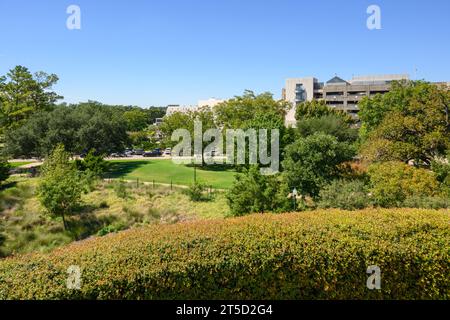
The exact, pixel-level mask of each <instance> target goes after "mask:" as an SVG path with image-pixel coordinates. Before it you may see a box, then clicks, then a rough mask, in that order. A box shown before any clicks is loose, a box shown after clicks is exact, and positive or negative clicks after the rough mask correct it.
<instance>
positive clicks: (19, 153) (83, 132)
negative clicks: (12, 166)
mask: <svg viewBox="0 0 450 320" xmlns="http://www.w3.org/2000/svg"><path fill="white" fill-rule="evenodd" d="M121 114H122V113H119V112H117V111H114V109H112V108H109V107H107V106H104V105H102V104H99V103H97V102H88V103H82V104H78V105H71V106H57V107H55V108H54V110H52V111H44V112H39V113H37V114H35V115H34V116H33V117H32V118H30V119H28V120H26V122H25V123H24V124H23V125H22V126H21V127H18V128H15V129H9V130H7V132H6V135H5V136H6V139H5V140H6V145H5V152H6V153H7V154H8V155H11V156H13V157H45V156H46V155H48V154H49V153H50V152H52V150H53V149H54V148H55V147H56V146H57V145H58V144H59V143H62V144H64V146H65V149H66V151H67V152H69V153H71V154H80V153H83V152H87V151H89V150H91V149H95V150H96V153H97V154H98V155H101V154H109V153H111V152H119V151H123V150H124V149H125V148H126V146H127V145H129V138H128V134H127V125H126V123H125V121H124V119H123V118H122V116H121Z"/></svg>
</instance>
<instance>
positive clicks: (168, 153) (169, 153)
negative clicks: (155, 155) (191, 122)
mask: <svg viewBox="0 0 450 320" xmlns="http://www.w3.org/2000/svg"><path fill="white" fill-rule="evenodd" d="M171 154H172V148H166V150H164V155H166V156H170V155H171Z"/></svg>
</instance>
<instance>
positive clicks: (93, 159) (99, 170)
mask: <svg viewBox="0 0 450 320" xmlns="http://www.w3.org/2000/svg"><path fill="white" fill-rule="evenodd" d="M75 167H76V168H77V170H78V171H83V172H88V173H89V174H91V175H93V176H95V177H101V176H102V174H104V173H105V172H106V171H107V170H108V168H109V162H107V161H105V160H104V159H103V156H101V155H97V154H96V151H95V150H94V149H92V150H90V151H89V152H88V154H87V155H86V157H85V158H84V159H82V160H80V159H77V160H75Z"/></svg>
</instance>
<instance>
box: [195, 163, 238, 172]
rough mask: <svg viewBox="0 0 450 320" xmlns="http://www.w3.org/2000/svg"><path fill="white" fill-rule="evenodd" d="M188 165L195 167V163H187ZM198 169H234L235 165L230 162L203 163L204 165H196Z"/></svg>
mask: <svg viewBox="0 0 450 320" xmlns="http://www.w3.org/2000/svg"><path fill="white" fill-rule="evenodd" d="M186 167H188V168H192V169H193V168H194V165H193V164H187V165H186ZM196 167H197V170H201V171H233V169H234V167H233V166H232V165H229V164H210V165H208V164H203V165H196Z"/></svg>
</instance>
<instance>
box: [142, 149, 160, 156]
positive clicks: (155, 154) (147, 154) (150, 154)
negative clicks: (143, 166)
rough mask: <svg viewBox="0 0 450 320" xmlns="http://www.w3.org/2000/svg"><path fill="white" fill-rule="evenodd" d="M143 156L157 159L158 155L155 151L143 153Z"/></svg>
mask: <svg viewBox="0 0 450 320" xmlns="http://www.w3.org/2000/svg"><path fill="white" fill-rule="evenodd" d="M143 156H144V157H159V156H160V153H159V151H157V150H153V151H147V152H144V154H143Z"/></svg>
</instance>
